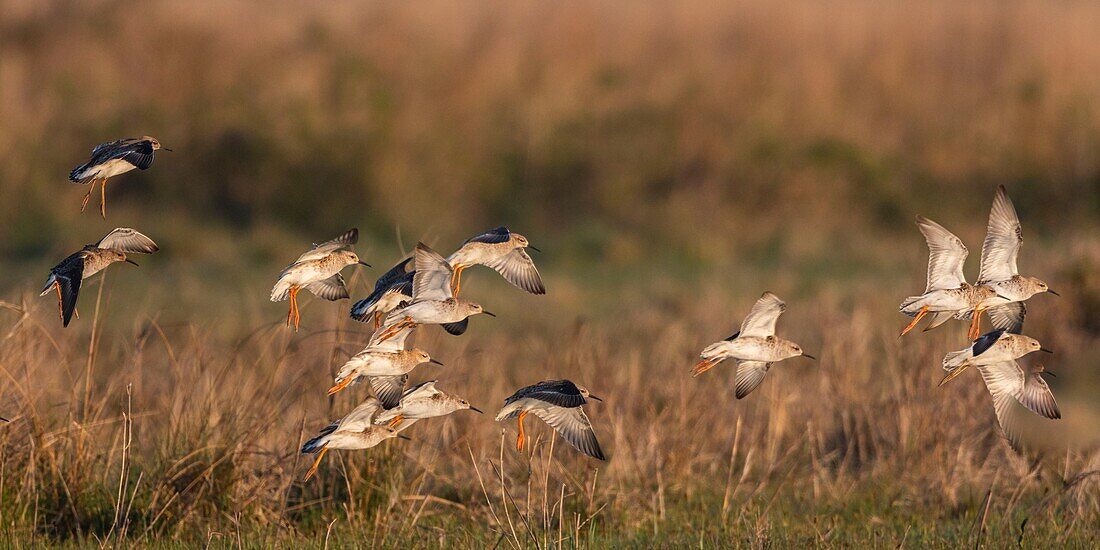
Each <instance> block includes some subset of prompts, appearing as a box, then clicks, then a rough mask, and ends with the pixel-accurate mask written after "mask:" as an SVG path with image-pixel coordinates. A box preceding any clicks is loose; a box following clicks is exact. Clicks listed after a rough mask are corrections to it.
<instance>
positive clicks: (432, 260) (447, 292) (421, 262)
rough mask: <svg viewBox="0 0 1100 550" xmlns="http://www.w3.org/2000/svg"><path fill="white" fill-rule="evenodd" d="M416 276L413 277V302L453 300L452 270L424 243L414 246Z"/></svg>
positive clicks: (445, 261)
mask: <svg viewBox="0 0 1100 550" xmlns="http://www.w3.org/2000/svg"><path fill="white" fill-rule="evenodd" d="M415 258H416V275H414V276H413V300H417V301H422V300H439V301H443V300H448V299H451V298H454V292H452V290H451V275H452V274H453V273H454V269H453V268H452V267H451V264H449V263H447V260H446V259H444V258H443V256H440V255H439V253H438V252H436V251H434V250H432V249H431V248H429V247H428V245H426V244H424V243H417V244H416V253H415Z"/></svg>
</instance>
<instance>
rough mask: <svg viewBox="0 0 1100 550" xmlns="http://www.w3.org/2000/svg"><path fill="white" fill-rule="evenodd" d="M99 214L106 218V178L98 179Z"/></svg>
mask: <svg viewBox="0 0 1100 550" xmlns="http://www.w3.org/2000/svg"><path fill="white" fill-rule="evenodd" d="M99 215H100V216H103V219H107V179H106V178H104V179H102V180H99Z"/></svg>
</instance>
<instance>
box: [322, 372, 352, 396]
mask: <svg viewBox="0 0 1100 550" xmlns="http://www.w3.org/2000/svg"><path fill="white" fill-rule="evenodd" d="M355 378H356V377H355V376H348V377H347V378H344V379H343V380H341V381H339V382H337V383H336V385H335V386H333V387H331V388H329V389H328V394H329V395H336V394H337V393H339V392H340V391H341V390H343V389H344V388H346V387H348V386H350V385H351V383H352V382H354V381H355Z"/></svg>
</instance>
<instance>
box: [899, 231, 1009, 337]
mask: <svg viewBox="0 0 1100 550" xmlns="http://www.w3.org/2000/svg"><path fill="white" fill-rule="evenodd" d="M917 226H918V227H920V232H921V234H923V235H924V239H925V241H926V242H927V243H928V283H927V284H926V286H925V288H924V294H921V295H920V296H910V297H908V298H906V299H905V301H904V302H902V303H901V307H900V308H899V310H900V311H901V312H902V313H904V314H905V315H908V316H910V317H913V321H912V322H910V323H909V324H908V325H907V326H906V327H905V328H904V329H902V331H901V335H900V336H905V335H906V334H907V333H908V332H909V331H911V330H913V327H916V326H917V323H919V322H920V320H921V319H923V318H924V316H925V315H927V314H929V313H931V314H932V320H931V321H929V322H928V326H927V327H925V328H924V330H926V331H927V330H931V329H934V328H936V327H938V326H940V325H942V324H944V323H946V322H947V321H948V320H949V319H953V318H961V316H962V315H965V314H966V313H967V312H971V311H978V310H984V309H987V308H988V307H989V304H990V303H991V301H992V300H993V299H995V298H997V291H996V290H994V289H993V288H991V287H988V286H975V285H971V284H970V283H967V282H966V276H965V275H964V274H963V264H964V263H966V257H967V255H969V254H970V251H968V250H967V249H966V245H964V244H963V242H962V240H961V239H959V238H958V237H956V236H955V234H954V233H952V232H950V231H948V230H947V229H944V227H943V226H942V225H940V224H938V223H936V222H934V221H932V220H930V219H928V218H925V217H924V216H917ZM975 321H976V319H975ZM977 330H978V328H977V323H976V322H972V323H971V327H970V336H969V338H970V339H974V338H977V336H978V334H977Z"/></svg>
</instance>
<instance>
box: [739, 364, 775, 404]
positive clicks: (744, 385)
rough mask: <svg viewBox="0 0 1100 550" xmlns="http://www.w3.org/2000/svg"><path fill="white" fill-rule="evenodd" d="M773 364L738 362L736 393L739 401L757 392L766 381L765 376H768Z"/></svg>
mask: <svg viewBox="0 0 1100 550" xmlns="http://www.w3.org/2000/svg"><path fill="white" fill-rule="evenodd" d="M770 367H771V363H765V362H763V361H738V362H737V377H736V378H735V380H736V386H735V392H736V395H737V398H738V399H744V397H745V396H746V395H748V394H750V393H752V390H755V389H756V388H757V387H758V386H759V385H760V383H761V382H763V381H764V375H766V374H768V369H769V368H770Z"/></svg>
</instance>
